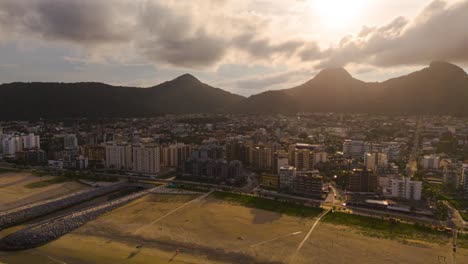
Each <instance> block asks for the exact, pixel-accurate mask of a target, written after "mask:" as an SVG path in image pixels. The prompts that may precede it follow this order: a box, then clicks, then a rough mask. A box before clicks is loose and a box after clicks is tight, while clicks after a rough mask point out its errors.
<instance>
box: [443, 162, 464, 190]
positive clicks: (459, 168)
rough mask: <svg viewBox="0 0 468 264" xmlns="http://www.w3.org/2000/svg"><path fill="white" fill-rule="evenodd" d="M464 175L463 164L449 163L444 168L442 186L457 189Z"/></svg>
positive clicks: (461, 183)
mask: <svg viewBox="0 0 468 264" xmlns="http://www.w3.org/2000/svg"><path fill="white" fill-rule="evenodd" d="M464 174H465V173H464V167H463V163H461V162H458V163H455V162H452V163H449V164H447V166H445V167H444V184H445V185H446V186H448V187H451V188H453V189H458V188H459V187H461V186H462V185H463V178H464Z"/></svg>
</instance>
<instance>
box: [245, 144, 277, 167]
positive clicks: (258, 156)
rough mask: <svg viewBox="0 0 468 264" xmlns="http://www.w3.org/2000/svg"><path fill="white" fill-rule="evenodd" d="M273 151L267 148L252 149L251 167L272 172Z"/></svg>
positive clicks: (257, 147)
mask: <svg viewBox="0 0 468 264" xmlns="http://www.w3.org/2000/svg"><path fill="white" fill-rule="evenodd" d="M272 154H273V153H272V150H271V148H268V147H265V146H256V147H251V148H250V162H249V163H250V166H252V167H253V168H255V169H259V170H271V165H272V164H271V161H272Z"/></svg>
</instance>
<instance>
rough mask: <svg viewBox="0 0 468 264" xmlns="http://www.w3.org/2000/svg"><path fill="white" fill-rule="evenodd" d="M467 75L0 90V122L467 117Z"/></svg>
mask: <svg viewBox="0 0 468 264" xmlns="http://www.w3.org/2000/svg"><path fill="white" fill-rule="evenodd" d="M467 100H468V74H467V73H466V72H465V71H464V70H463V69H462V68H460V67H458V66H457V65H454V64H450V63H448V62H444V61H433V62H431V63H430V65H429V66H428V67H425V68H423V69H421V70H419V71H415V72H412V73H409V74H406V75H403V76H399V77H395V78H391V79H388V80H385V81H382V82H365V81H362V80H359V79H356V78H354V77H353V76H352V75H351V74H350V73H349V72H347V71H346V70H345V69H344V68H328V69H324V70H322V71H320V72H319V73H318V74H317V75H315V76H314V77H313V78H312V79H310V80H308V81H306V82H304V83H303V84H300V85H297V86H295V87H292V88H289V89H282V90H270V91H266V92H262V93H259V94H255V95H252V96H250V97H243V96H240V95H237V94H234V93H231V92H228V91H225V90H222V89H220V88H215V87H212V86H210V85H208V84H205V83H203V82H201V81H200V80H199V79H197V78H196V77H195V76H193V75H191V74H188V73H187V74H183V75H181V76H178V77H176V78H174V79H172V80H170V81H166V82H162V83H160V84H158V85H154V86H151V87H146V88H137V87H129V86H114V85H109V84H106V83H100V82H77V83H63V82H13V83H7V84H1V85H0V105H1V106H2V111H0V120H1V119H22V118H24V119H29V118H40V117H45V118H47V117H86V116H87V117H119V116H122V117H134V116H154V115H158V114H163V113H174V114H182V113H213V112H224V113H241V114H249V113H252V114H255V113H262V114H265V113H294V112H366V113H384V114H397V113H398V114H457V115H468V104H466V103H465V101H467Z"/></svg>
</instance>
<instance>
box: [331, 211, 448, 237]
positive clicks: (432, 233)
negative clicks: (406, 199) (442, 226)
mask: <svg viewBox="0 0 468 264" xmlns="http://www.w3.org/2000/svg"><path fill="white" fill-rule="evenodd" d="M323 222H325V223H330V224H335V225H345V226H352V227H357V228H359V229H360V230H361V231H362V233H363V234H364V235H368V236H372V237H380V238H389V239H403V240H405V239H415V240H421V241H429V242H433V243H439V244H445V243H447V242H448V238H449V237H450V234H447V233H444V232H441V231H438V230H437V229H434V228H432V227H429V226H425V225H421V224H417V223H416V224H414V225H411V224H405V223H400V222H397V221H389V220H383V219H378V218H372V217H366V216H360V215H353V214H347V213H341V212H334V213H329V214H327V215H326V216H325V217H324V218H323Z"/></svg>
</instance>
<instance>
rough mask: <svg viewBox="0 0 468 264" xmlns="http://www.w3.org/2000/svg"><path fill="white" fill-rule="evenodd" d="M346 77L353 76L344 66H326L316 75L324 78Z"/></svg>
mask: <svg viewBox="0 0 468 264" xmlns="http://www.w3.org/2000/svg"><path fill="white" fill-rule="evenodd" d="M340 76H341V77H346V78H352V76H351V74H349V72H348V71H346V70H345V69H344V68H341V67H339V68H326V69H323V70H321V71H320V72H319V73H318V74H317V76H316V77H319V78H322V77H325V78H330V77H340Z"/></svg>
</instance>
